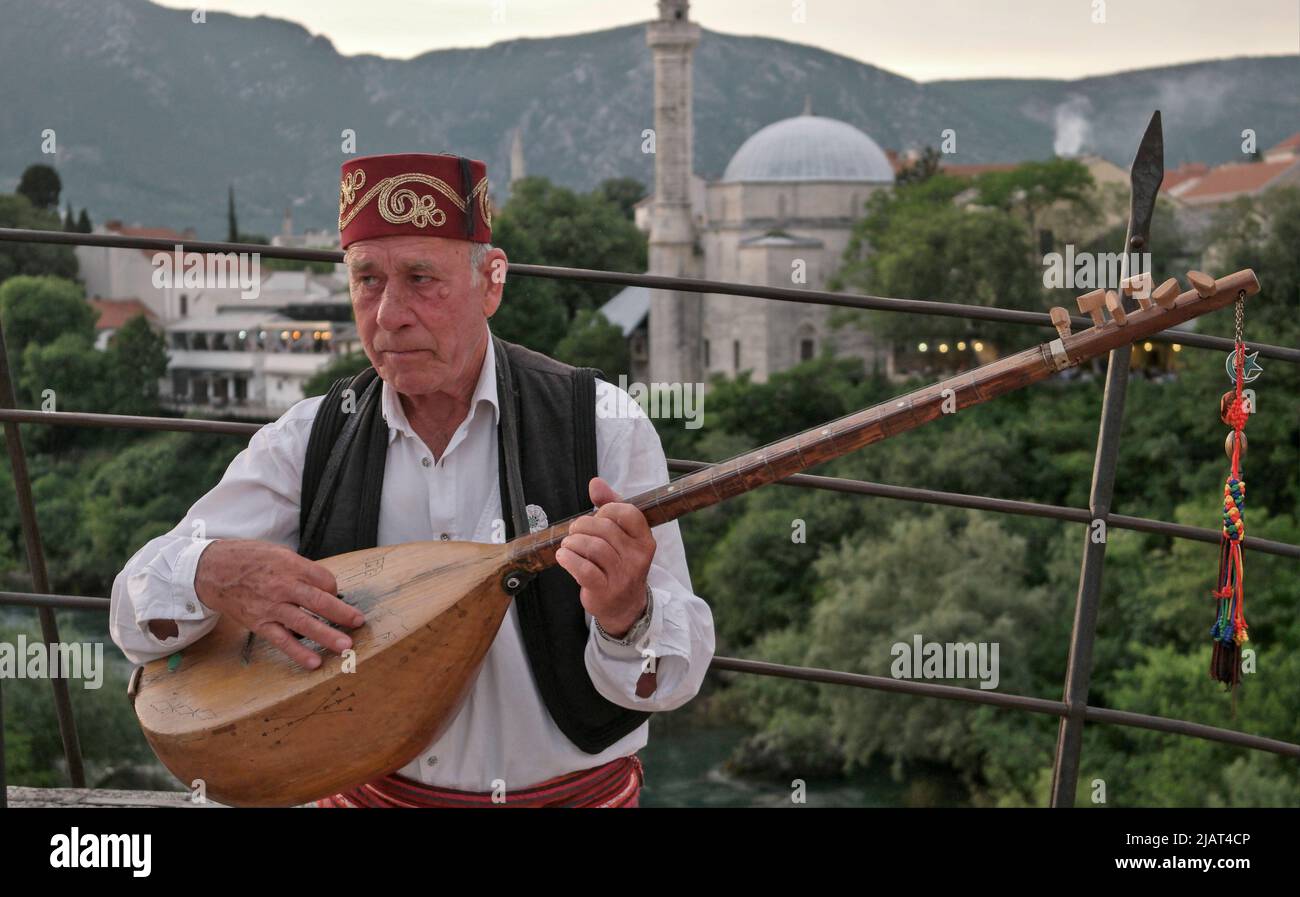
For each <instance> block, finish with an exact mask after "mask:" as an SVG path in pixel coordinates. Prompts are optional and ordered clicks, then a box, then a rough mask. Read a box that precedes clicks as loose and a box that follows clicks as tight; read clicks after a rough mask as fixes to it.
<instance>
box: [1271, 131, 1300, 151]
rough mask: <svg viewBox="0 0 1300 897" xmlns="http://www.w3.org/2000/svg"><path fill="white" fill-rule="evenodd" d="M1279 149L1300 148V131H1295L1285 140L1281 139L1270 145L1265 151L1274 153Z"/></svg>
mask: <svg viewBox="0 0 1300 897" xmlns="http://www.w3.org/2000/svg"><path fill="white" fill-rule="evenodd" d="M1281 150H1300V131H1296V132H1295V133H1294V134H1292V135H1291V136H1290V137H1288V138H1287V139H1286V140H1283V141H1282V142H1281V143H1279V144H1277V146H1270V147H1269V148H1268V149H1267V150H1265V152H1266V153H1276V152H1278V151H1281Z"/></svg>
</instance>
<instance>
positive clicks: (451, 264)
mask: <svg viewBox="0 0 1300 897" xmlns="http://www.w3.org/2000/svg"><path fill="white" fill-rule="evenodd" d="M469 256H470V243H469V242H468V241H466V240H449V239H447V238H446V237H414V236H401V237H376V238H375V239H372V240H360V241H358V242H356V243H353V244H351V245H350V246H349V247H348V251H347V253H346V255H345V260H346V262H347V266H348V279H349V282H350V289H351V293H352V309H353V313H354V314H355V316H356V319H357V332H358V334H359V335H360V337H361V344H362V346H363V347H364V348H365V350H366V356H367V357H368V358H369V359H370V363H371V364H373V365H374V366H375V370H376V371H378V372H379V376H380V377H382V378H383V379H384V380H385V381H386V382H387V383H389V384H390V385H392V386H393V388H395V389H396V390H397V391H398V392H399V393H401V394H403V395H424V394H426V393H433V392H440V391H450V390H451V389H452V388H453V387H454V386H455V385H456V384H458V383H463V382H465V381H466V379H467V378H468V382H469V383H471V384H473V383H474V382H475V381H476V380H477V379H478V367H477V360H478V354H479V350H480V348H481V347H482V346H483V344H484V342H485V341H486V339H487V328H486V327H485V326H484V324H485V322H486V320H487V319H488V318H490V317H492V315H493V313H495V312H496V310H497V306H499V305H500V304H501V292H502V289H503V284H502V283H500V282H496V283H494V282H493V281H494V280H497V281H500V280H502V278H493V277H492V276H491V275H492V271H493V268H494V266H497V267H498V268H499V266H500V262H504V260H505V257H506V256H505V253H504V252H502V251H501V250H500V249H495V248H494V249H492V250H491V251H490V252H488V254H487V257H486V258H485V259H484V263H483V269H482V270H481V271H480V272H479V279H478V283H473V282H472V278H471V273H470V267H469Z"/></svg>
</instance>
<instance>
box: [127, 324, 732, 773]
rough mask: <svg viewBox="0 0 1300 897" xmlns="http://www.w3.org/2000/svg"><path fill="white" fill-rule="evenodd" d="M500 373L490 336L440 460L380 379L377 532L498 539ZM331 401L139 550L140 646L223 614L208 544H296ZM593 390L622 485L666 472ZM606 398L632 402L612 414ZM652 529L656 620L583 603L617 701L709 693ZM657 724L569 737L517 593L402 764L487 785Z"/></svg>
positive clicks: (645, 433) (632, 741)
mask: <svg viewBox="0 0 1300 897" xmlns="http://www.w3.org/2000/svg"><path fill="white" fill-rule="evenodd" d="M496 380H497V378H496V362H495V354H494V351H493V348H492V342H491V340H490V339H489V341H488V348H487V351H486V352H485V353H484V359H483V366H482V368H481V369H480V372H479V378H478V384H477V386H476V388H475V391H474V394H473V397H472V399H471V401H470V407H469V410H468V412H467V413H466V417H465V420H464V421H462V422H461V424H460V426H459V427H458V428H457V429H456V432H455V434H453V436H452V437H451V441H450V442H449V443H448V444H447V448H446V450H445V451H444V452H443V454H442V457H441V458H438V459H436V460H435V458H434V456H433V453H432V452H431V451H430V450H429V448H428V446H426V445H425V443H424V441H423V440H422V439H421V438H420V437H419V436H418V435H416V433H415V431H414V430H413V429H412V428H411V426H410V424H409V423H408V421H407V419H406V415H405V413H404V412H403V410H402V404H401V401H400V400H399V398H398V395H397V393H396V392H395V391H394V390H393V389H392V388H391V387H390V386H389V384H387V383H385V384H384V385H383V393H382V411H383V415H384V419H385V420H386V421H387V422H388V427H389V430H388V435H389V444H388V455H387V460H386V467H385V471H384V488H383V496H382V500H381V503H380V513H379V544H380V545H393V544H397V543H402V542H414V541H424V540H428V539H444V540H461V541H474V542H492V541H500V534H501V533H502V532H503V530H502V527H501V526H500V525H499V524H498V525H496V526H495V527H494V522H496V521H498V520H500V518H501V517H502V510H501V495H500V485H499V482H498V477H497V416H498V413H499V410H498V405H497V389H496ZM619 393H622V394H621V395H618V394H619ZM321 401H322V398H321V397H319V396H318V397H315V398H311V399H304V400H303V401H301V402H299V403H297V404H296V405H294V406H293V407H292V408H290V409H289V410H288V411H286V412H285V413H284V415H283V416H282V417H281V418H280V419H279V420H277V421H275V422H274V423H271V424H268V425H267V426H265V427H263V428H262V429H260V430H259V431H258V432H257V433H256V434H254V435H253V437H252V439H251V440H249V443H248V447H247V448H246V449H244V450H243V451H242V452H240V453H239V455H238V456H237V457H236V458H235V459H234V460H233V461H232V462H231V463H230V467H229V468H227V470H226V473H225V475H224V476H223V477H222V479H221V482H220V483H218V484H217V485H216V486H215V487H214V488H213V489H212V490H211V491H210V492H208V493H207V494H206V495H204V496H203V497H202V498H200V499H199V500H198V501H197V502H196V503H195V504H194V506H193V507H192V508H190V510H189V513H188V514H186V516H185V519H184V520H182V521H181V522H180V523H179V524H177V525H176V527H175V528H174V529H172V530H171V532H169V533H167V534H165V535H162V536H159V537H158V538H156V539H153V540H152V541H150V542H149V543H148V544H146V545H145V546H144V547H143V548H141V549H140V550H139V551H137V552H136V553H135V555H134V556H133V557H132V558H131V560H130V561H128V562H127V565H126V567H125V568H123V570H122V571H121V572H120V573H119V574H118V575H117V578H116V579H115V580H114V582H113V596H112V609H111V614H110V617H111V619H110V624H109V629H110V632H111V634H112V637H113V641H114V642H116V643H117V645H118V646H119V647H120V648H121V649H122V651H123V653H125V654H126V656H127V657H128V658H129V659H130V660H132V661H133V662H135V663H145V662H147V661H150V660H153V659H155V658H158V657H164V656H166V655H168V654H171V653H172V652H174V651H176V650H177V649H179V648H181V647H184V646H185V645H188V644H190V643H192V642H194V641H196V640H197V639H199V638H200V637H201V636H203V635H205V634H206V633H207V632H208V631H210V630H211V629H212V627H213V626H215V625H216V622H217V616H218V615H217V613H216V612H215V611H213V610H211V609H210V608H208V607H206V606H205V605H204V604H203V603H202V602H201V601H200V600H199V599H198V596H197V594H196V593H195V590H194V574H195V570H196V568H197V566H198V561H199V556H200V555H201V554H202V553H203V550H204V548H206V547H207V546H208V545H209V544H211V542H212V541H214V540H217V539H263V540H266V541H269V542H275V543H278V544H281V545H285V546H287V547H289V548H291V549H294V550H297V547H298V512H299V495H300V491H301V485H302V465H303V460H304V458H305V456H306V450H307V440H308V437H309V435H310V433H311V425H312V420H313V418H314V417H315V415H316V409H317V407H318V406H319V405H320V403H321ZM596 402H597V408H598V413H597V415H596V458H597V471H598V472H599V475H600V476H601V477H602V478H604V479H605V480H606V481H607V482H608V483H609V484H610V486H612V487H613V488H614V490H615V491H616V492H618V494H619V495H620V496H622V497H623V498H630V497H632V496H634V495H637V494H638V493H640V492H644V491H646V490H648V489H652V488H654V487H656V486H660V485H662V484H663V483H666V482H667V481H668V468H667V464H666V463H665V459H664V453H663V448H662V446H661V445H660V442H659V436H658V434H657V433H656V432H655V429H654V426H653V424H651V423H650V421H649V420H648V419H647V418H646V416H645V413H644V412H643V411H642V410H641V408H640V406H639V405H638V404H637V403H636V402H635V401H634V400H632V399H631V398H630V397H628V395H627V393H626V392H623V391H622V390H620V389H619V388H618V387H617V386H614V385H612V384H610V383H606V382H605V381H603V380H597V382H596ZM611 408H613V409H619V410H620V413H621V414H622V416H612V415H610V414H609V413H608V409H611ZM600 409H605V410H604V411H602V410H600ZM542 510H543V511H544V512H545V511H548V510H549V509H546V508H543V509H542ZM652 532H653V534H654V538H655V542H656V544H657V550H656V552H655V556H654V561H653V563H652V565H651V568H650V572H649V576H648V581H649V585H650V587H651V591H652V592H653V599H654V600H653V612H652V614H651V620H650V626H649V629H648V630H647V631H646V633H645V635H644V636H643V637H642V638H641V639H640V640H639V641H638V642H637V644H635V645H630V646H622V645H618V644H615V643H614V642H612V641H610V640H608V639H607V638H605V637H604V636H603V635H601V634H599V633H598V632H597V630H596V626H595V622H594V620H593V618H592V617H591V615H590V614H588V615H587V622H588V628H589V630H590V635H589V636H588V640H587V648H586V654H585V662H586V667H587V672H588V674H589V675H590V676H591V681H592V684H593V685H594V686H595V688H596V690H597V691H598V692H600V694H602V695H603V696H604V697H605V698H607V699H608V700H610V701H612V702H613V703H615V704H618V705H620V706H623V707H630V708H634V709H637V710H650V711H658V710H672V709H674V708H676V707H680V706H681V705H683V704H685V703H686V702H687V701H689V700H690V699H691V698H692V697H694V696H695V694H696V692H698V691H699V688H700V683H701V682H702V681H703V679H704V674H705V673H706V672H707V670H708V666H709V662H710V661H711V659H712V657H713V649H714V637H713V617H712V614H711V612H710V610H709V607H708V605H707V604H705V602H704V601H703V600H702V599H701V598H699V597H697V596H696V595H695V594H693V593H692V591H691V579H690V573H689V572H688V570H687V567H686V553H685V550H684V549H683V546H682V538H681V532H680V531H679V529H678V526H677V522H676V521H671V522H669V523H665V524H661V525H659V526H656V527H654V528H653V530H652ZM494 536H495V538H494ZM152 619H163V620H175V621H176V623H177V627H178V629H179V633H178V634H177V635H176V636H173V637H171V638H168V639H159V638H157V637H156V636H154V635H153V634H152V633H151V632H150V631H149V628H148V621H149V620H152ZM651 652H652V653H653V656H654V658H656V661H655V662H656V667H655V669H656V671H657V673H658V685H657V688H656V689H655V691H654V693H653V694H651V695H650V696H649V697H646V698H640V697H637V695H636V683H637V680H638V678H639V677H640V675H641V673H642V669H643V664H644V663H645V657H646V656H648V654H649V653H651ZM648 734H649V723H648V722H647V723H643V724H642V725H641V726H639V727H637V728H636V729H634V730H633V731H632V732H630V733H628V734H627V735H626V736H624V737H623V738H621V739H620V740H618V741H617V742H615V743H614V744H612V745H610V746H609V747H608V748H607V749H605V750H604V751H602V752H601V753H599V754H588V753H585V752H583V751H582V750H580V749H579V748H578V747H576V746H575V745H574V744H573V743H572V742H570V741H569V740H568V738H566V737H565V735H564V734H563V733H562V732H561V731H560V729H559V728H558V727H557V726H556V725H555V723H554V721H553V720H552V719H551V717H550V714H549V713H548V712H547V710H546V707H545V705H544V704H543V702H542V698H541V694H540V692H538V690H537V684H536V682H535V681H534V679H533V674H532V670H531V668H530V667H529V661H528V657H527V654H526V652H525V649H524V645H523V640H522V637H521V633H520V628H519V615H518V610H517V608H516V607H515V605H514V604H513V603H512V604H511V605H510V610H509V612H508V613H507V614H506V617H505V620H504V622H503V623H502V624H501V628H500V630H498V632H497V635H496V639H495V640H494V641H493V643H492V646H491V648H490V649H489V650H488V653H487V656H486V657H485V658H484V661H483V665H482V667H481V669H480V671H479V673H478V678H477V679H476V680H475V682H474V684H473V686H472V687H471V690H470V693H469V696H468V697H467V698H466V700H465V702H464V703H463V704H462V706H461V708H460V710H459V712H458V713H457V715H456V717H455V719H454V720H453V721H452V723H451V724H450V725H449V726H448V727H447V728H446V730H445V731H444V732H443V734H442V735H441V736H440V737H438V738H437V739H435V740H434V741H433V742H432V743H431V744H430V745H429V746H428V748H427V749H426V750H425V751H423V752H422V753H421V754H420V756H419V757H417V758H416V759H415V760H413V761H412V762H411V763H409V764H408V765H407V766H405V767H403V768H402V769H401V770H400V771H399V772H400V773H401V774H402V775H404V776H406V777H408V778H411V779H416V780H418V781H421V782H425V783H428V784H431V785H436V786H440V787H445V788H456V789H460V790H465V791H480V792H482V791H490V790H492V789H493V788H494V787H499V786H498V785H497V784H496V783H497V780H501V781H503V782H504V783H505V785H504V787H505V788H507V789H510V790H514V789H518V788H526V787H529V786H531V785H535V784H537V783H539V782H542V781H544V780H546V779H549V778H552V777H554V776H558V775H563V774H565V773H570V772H574V771H577V770H580V769H587V768H590V767H593V766H598V765H600V764H602V763H606V762H608V761H610V760H613V759H616V758H618V757H622V756H626V755H629V754H633V753H635V752H636V751H637V750H638V749H640V748H641V747H643V746H644V745H645V744H646V741H647V737H648Z"/></svg>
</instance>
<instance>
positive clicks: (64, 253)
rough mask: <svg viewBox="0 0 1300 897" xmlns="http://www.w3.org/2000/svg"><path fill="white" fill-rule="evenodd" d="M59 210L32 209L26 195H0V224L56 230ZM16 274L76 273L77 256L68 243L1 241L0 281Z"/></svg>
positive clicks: (59, 275)
mask: <svg viewBox="0 0 1300 897" xmlns="http://www.w3.org/2000/svg"><path fill="white" fill-rule="evenodd" d="M59 226H60V224H59V214H58V212H49V211H44V210H42V209H37V208H33V206H32V204H31V201H30V200H28V199H27V197H26V196H22V195H19V194H0V227H16V228H22V229H24V230H58V229H59ZM18 274H52V275H55V276H57V277H66V278H69V279H71V278H73V277H76V276H77V257H76V256H75V255H74V254H73V252H72V247H71V246H56V245H54V244H47V243H0V281H4V280H6V279H8V278H10V277H13V276H15V275H18Z"/></svg>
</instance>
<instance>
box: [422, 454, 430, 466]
mask: <svg viewBox="0 0 1300 897" xmlns="http://www.w3.org/2000/svg"><path fill="white" fill-rule="evenodd" d="M420 463H421V464H423V465H424V466H425V467H428V466H429V465H430V464H432V463H433V462H432V461H430V460H429V456H428V455H425V456H424V457H423V458H421V459H420Z"/></svg>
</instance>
